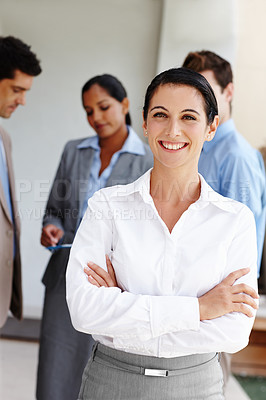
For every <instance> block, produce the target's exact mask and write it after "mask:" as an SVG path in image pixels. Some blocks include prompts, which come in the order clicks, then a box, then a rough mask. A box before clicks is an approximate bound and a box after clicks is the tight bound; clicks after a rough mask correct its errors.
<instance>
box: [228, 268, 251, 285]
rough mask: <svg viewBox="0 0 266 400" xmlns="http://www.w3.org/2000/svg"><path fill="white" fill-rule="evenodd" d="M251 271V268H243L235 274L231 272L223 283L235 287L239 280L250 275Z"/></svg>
mask: <svg viewBox="0 0 266 400" xmlns="http://www.w3.org/2000/svg"><path fill="white" fill-rule="evenodd" d="M249 271H250V268H241V269H238V270H236V271H234V272H231V274H229V275H228V276H227V277H226V278H225V279H224V280H223V281H222V282H221V283H224V284H225V285H231V286H232V285H233V284H234V283H235V281H237V279H239V278H241V277H242V276H244V275H246V274H248V273H249Z"/></svg>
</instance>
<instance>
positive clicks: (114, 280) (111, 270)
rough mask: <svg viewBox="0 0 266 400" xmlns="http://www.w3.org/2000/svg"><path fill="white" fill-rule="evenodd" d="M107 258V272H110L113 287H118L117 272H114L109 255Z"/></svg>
mask: <svg viewBox="0 0 266 400" xmlns="http://www.w3.org/2000/svg"><path fill="white" fill-rule="evenodd" d="M105 258H106V265H107V270H108V273H109V276H110V278H111V280H112V286H117V281H116V276H115V271H114V268H113V265H112V263H111V260H110V258H109V257H108V255H107V254H106V255H105Z"/></svg>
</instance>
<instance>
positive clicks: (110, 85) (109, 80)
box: [81, 74, 131, 125]
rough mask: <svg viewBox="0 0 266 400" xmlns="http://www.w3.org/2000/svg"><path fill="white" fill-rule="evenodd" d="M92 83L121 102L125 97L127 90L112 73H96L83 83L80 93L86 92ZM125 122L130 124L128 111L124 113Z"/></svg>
mask: <svg viewBox="0 0 266 400" xmlns="http://www.w3.org/2000/svg"><path fill="white" fill-rule="evenodd" d="M92 85H99V86H101V88H103V89H104V90H106V92H107V93H108V94H109V95H110V96H111V97H113V98H114V99H116V100H117V101H119V102H120V103H122V101H123V100H124V98H125V97H127V92H126V89H125V88H124V86H123V85H122V83H121V82H120V81H119V80H118V79H117V78H116V77H114V76H113V75H109V74H103V75H97V76H94V77H93V78H91V79H90V80H88V82H86V83H85V85H84V86H83V88H82V91H81V94H82V97H83V94H84V93H85V92H87V91H88V90H89V89H90V88H91V86H92ZM126 124H127V125H131V118H130V115H129V113H127V114H126Z"/></svg>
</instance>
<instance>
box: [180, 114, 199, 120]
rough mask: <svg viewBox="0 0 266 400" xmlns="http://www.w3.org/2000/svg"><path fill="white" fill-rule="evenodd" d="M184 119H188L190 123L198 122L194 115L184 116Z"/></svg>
mask: <svg viewBox="0 0 266 400" xmlns="http://www.w3.org/2000/svg"><path fill="white" fill-rule="evenodd" d="M182 118H183V119H187V120H189V121H196V118H195V117H194V116H193V115H183V117H182Z"/></svg>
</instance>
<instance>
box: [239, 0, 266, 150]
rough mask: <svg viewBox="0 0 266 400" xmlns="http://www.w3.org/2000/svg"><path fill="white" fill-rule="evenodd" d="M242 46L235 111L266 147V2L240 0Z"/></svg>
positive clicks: (244, 129) (254, 140)
mask: <svg viewBox="0 0 266 400" xmlns="http://www.w3.org/2000/svg"><path fill="white" fill-rule="evenodd" d="M237 13H238V45H237V57H236V65H235V71H234V72H235V86H236V90H235V96H234V102H233V114H234V119H235V122H236V125H237V127H238V129H239V131H240V132H241V133H242V134H243V135H244V136H245V137H246V139H247V140H248V141H249V142H250V143H251V144H252V145H253V146H254V147H260V146H266V127H265V109H266V96H265V93H266V51H265V38H266V24H265V21H266V1H265V0H252V1H250V0H237Z"/></svg>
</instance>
